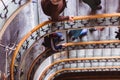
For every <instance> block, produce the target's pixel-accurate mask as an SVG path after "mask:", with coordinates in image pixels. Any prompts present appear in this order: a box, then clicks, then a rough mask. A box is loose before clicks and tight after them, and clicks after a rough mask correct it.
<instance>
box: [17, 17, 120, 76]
mask: <svg viewBox="0 0 120 80" xmlns="http://www.w3.org/2000/svg"><path fill="white" fill-rule="evenodd" d="M119 19H120V17H119V16H113V17H103V18H95V19H91V18H90V19H89V18H88V19H82V20H75V21H74V22H67V21H66V22H57V23H55V24H47V25H45V26H43V27H42V28H39V29H38V30H36V31H34V32H33V33H32V34H31V35H30V36H29V38H26V40H25V41H24V43H23V44H22V45H21V48H20V49H19V51H20V52H21V57H23V56H22V55H23V53H25V51H27V49H29V48H30V46H31V45H32V44H33V43H34V42H36V41H37V40H39V39H41V37H42V36H44V35H46V34H50V33H51V32H55V31H59V30H69V29H77V28H90V27H91V28H92V27H98V26H101V27H105V26H117V27H118V25H120V23H119ZM93 23H94V24H93ZM56 24H57V25H56ZM96 46H97V47H96ZM113 47H116V48H120V44H119V43H118V44H117V43H116V44H113V43H111V44H109V43H108V44H95V45H92V44H91V45H80V46H69V47H68V49H67V48H65V49H61V50H59V51H63V50H76V49H91V48H113ZM48 54H49V55H50V54H51V53H47V54H44V56H43V55H41V56H42V57H41V59H40V60H39V63H37V64H36V65H38V64H41V62H42V61H43V60H45V59H46V58H47V57H48ZM16 62H17V60H16ZM18 63H20V62H18ZM36 68H37V67H35V69H36ZM35 69H33V72H34V71H35ZM31 77H32V76H31Z"/></svg>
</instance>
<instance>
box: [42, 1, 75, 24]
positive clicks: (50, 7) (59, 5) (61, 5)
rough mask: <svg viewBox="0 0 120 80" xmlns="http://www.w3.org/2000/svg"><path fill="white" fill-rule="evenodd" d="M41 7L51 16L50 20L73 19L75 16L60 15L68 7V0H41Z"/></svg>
mask: <svg viewBox="0 0 120 80" xmlns="http://www.w3.org/2000/svg"><path fill="white" fill-rule="evenodd" d="M41 7H42V10H43V12H44V13H45V14H46V15H47V16H50V20H52V21H54V22H56V21H62V20H69V21H73V17H70V16H60V14H61V13H62V12H63V11H64V9H65V7H66V0H41Z"/></svg>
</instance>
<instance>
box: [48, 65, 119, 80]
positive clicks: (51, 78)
mask: <svg viewBox="0 0 120 80" xmlns="http://www.w3.org/2000/svg"><path fill="white" fill-rule="evenodd" d="M94 69H95V70H97V69H120V66H107V67H92V68H91V67H89V68H67V69H62V70H59V71H57V72H55V73H54V74H52V75H51V76H50V77H49V78H48V80H53V78H54V76H56V75H57V74H60V73H61V72H64V71H77V70H94Z"/></svg>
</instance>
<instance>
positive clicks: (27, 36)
mask: <svg viewBox="0 0 120 80" xmlns="http://www.w3.org/2000/svg"><path fill="white" fill-rule="evenodd" d="M115 16H120V14H119V13H114V14H99V15H90V16H79V17H74V20H79V19H89V18H90V19H94V18H102V17H115ZM50 23H53V22H52V21H45V22H43V23H41V24H39V25H38V26H36V27H35V28H33V30H31V31H30V32H28V33H27V34H26V35H25V36H24V37H23V38H22V40H21V41H20V42H19V43H18V46H17V47H16V50H15V52H14V54H13V56H12V62H11V67H10V73H11V80H14V78H13V77H14V73H13V72H14V63H15V59H16V56H17V54H18V51H19V49H20V48H21V46H22V44H23V43H24V42H25V41H26V40H27V39H28V38H29V37H30V35H31V34H32V33H33V32H35V31H37V30H38V29H40V28H42V27H43V26H44V25H47V24H50Z"/></svg>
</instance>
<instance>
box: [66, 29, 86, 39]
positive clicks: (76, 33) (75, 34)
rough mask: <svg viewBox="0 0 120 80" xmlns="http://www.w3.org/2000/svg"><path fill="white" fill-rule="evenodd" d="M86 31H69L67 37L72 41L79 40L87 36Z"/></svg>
mask: <svg viewBox="0 0 120 80" xmlns="http://www.w3.org/2000/svg"><path fill="white" fill-rule="evenodd" d="M87 32H88V30H87V29H79V30H71V31H69V33H68V35H69V37H70V38H72V40H73V41H74V40H76V39H78V37H79V39H81V38H82V37H83V36H85V35H87Z"/></svg>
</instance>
